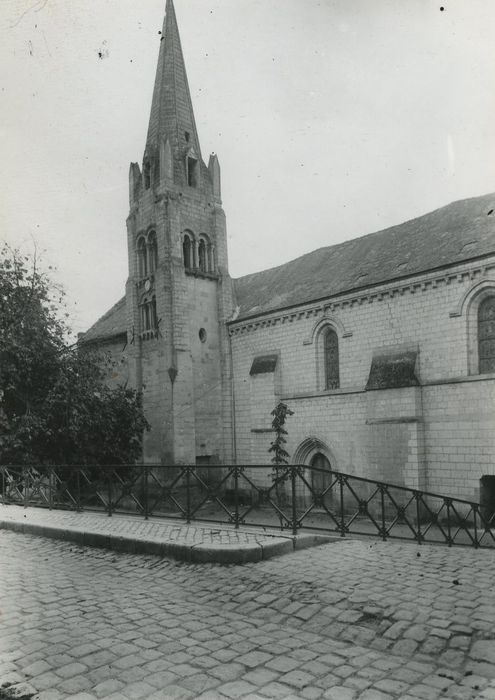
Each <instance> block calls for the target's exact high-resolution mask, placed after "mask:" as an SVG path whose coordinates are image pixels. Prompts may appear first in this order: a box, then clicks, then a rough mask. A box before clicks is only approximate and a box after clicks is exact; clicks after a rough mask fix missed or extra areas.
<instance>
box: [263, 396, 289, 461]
mask: <svg viewBox="0 0 495 700" xmlns="http://www.w3.org/2000/svg"><path fill="white" fill-rule="evenodd" d="M271 415H272V416H273V420H272V428H273V430H274V432H275V439H274V440H273V441H272V442H271V444H270V447H269V449H268V452H273V457H272V464H276V465H278V464H288V457H289V454H288V452H287V451H286V450H285V447H284V445H285V444H286V442H287V440H286V439H285V435H287V434H288V433H287V430H285V428H284V426H285V421H286V418H287V416H292V415H294V411H291V410H290V408H289V407H288V406H287V405H286V404H285V403H283V402H282V401H280V403H279V404H278V405H277V406H275V408H274V409H273V411H272V412H271Z"/></svg>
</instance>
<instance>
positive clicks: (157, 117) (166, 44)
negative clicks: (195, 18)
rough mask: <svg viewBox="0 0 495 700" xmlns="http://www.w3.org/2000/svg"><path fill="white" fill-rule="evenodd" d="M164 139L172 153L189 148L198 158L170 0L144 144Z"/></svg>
mask: <svg viewBox="0 0 495 700" xmlns="http://www.w3.org/2000/svg"><path fill="white" fill-rule="evenodd" d="M167 139H168V141H169V143H170V148H171V151H172V154H173V155H178V156H179V157H182V155H183V154H185V153H186V152H187V151H188V150H190V149H192V151H193V152H195V153H196V154H197V155H198V157H199V158H201V151H200V146H199V139H198V134H197V131H196V123H195V120H194V112H193V107H192V102H191V95H190V92H189V85H188V82H187V74H186V67H185V63H184V56H183V54H182V47H181V43H180V37H179V29H178V27H177V19H176V16H175V9H174V4H173V1H172V0H167V5H166V8H165V20H164V22H163V32H162V36H161V45H160V54H159V56H158V67H157V70H156V78H155V88H154V91H153V102H152V105H151V115H150V122H149V127H148V137H147V139H146V146H147V147H152V148H159V146H160V142H161V141H162V140H167Z"/></svg>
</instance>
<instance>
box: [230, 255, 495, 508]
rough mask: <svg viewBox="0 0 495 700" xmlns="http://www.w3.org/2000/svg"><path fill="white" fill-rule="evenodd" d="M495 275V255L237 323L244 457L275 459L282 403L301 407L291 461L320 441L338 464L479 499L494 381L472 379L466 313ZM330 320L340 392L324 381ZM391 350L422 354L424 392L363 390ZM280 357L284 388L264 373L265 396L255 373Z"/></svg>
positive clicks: (489, 453)
mask: <svg viewBox="0 0 495 700" xmlns="http://www.w3.org/2000/svg"><path fill="white" fill-rule="evenodd" d="M494 269H495V261H493V259H492V260H491V261H486V260H485V261H484V262H483V265H481V264H480V263H479V262H476V261H475V262H473V263H470V264H462V265H459V266H457V267H456V268H451V269H449V270H448V271H442V272H439V273H429V274H428V275H424V276H423V277H418V278H416V279H411V280H407V281H404V282H397V283H393V284H392V283H389V284H385V285H383V286H382V287H379V288H375V289H373V290H367V291H366V292H364V293H362V294H360V295H357V294H356V295H348V296H344V295H343V296H342V297H341V298H339V299H332V300H329V301H328V302H327V303H319V304H308V305H304V306H301V307H300V308H295V309H290V310H286V311H283V312H279V313H271V314H267V315H266V316H264V317H259V318H253V319H246V320H244V321H243V320H239V321H236V322H234V323H231V324H230V326H229V330H230V335H231V342H232V354H233V374H234V400H235V406H236V410H235V419H236V430H235V437H236V456H237V462H238V463H243V464H254V463H260V462H263V461H264V462H265V463H267V464H268V463H269V454H268V452H267V450H268V447H269V444H270V441H271V434H270V433H269V432H262V429H263V428H264V429H265V430H268V429H269V425H270V416H269V413H270V410H269V409H270V406H272V407H273V406H275V405H276V403H277V401H278V400H279V399H280V398H281V399H283V400H284V401H285V402H286V403H288V405H289V406H290V408H291V409H292V410H293V411H294V412H295V414H294V416H292V417H290V418H289V419H288V423H287V428H288V431H289V436H288V452H289V453H290V454H291V455H292V457H293V461H300V460H301V456H302V457H304V458H305V460H306V461H305V463H308V461H309V459H310V457H311V454H312V453H311V451H310V450H309V451H306V452H304V450H302V449H301V446H302V445H304V444H306V442H307V441H308V440H310V439H312V438H314V439H316V440H317V441H318V444H322V445H324V447H325V449H323V450H322V451H324V452H325V453H326V455H327V456H328V457H329V459H330V462H331V464H332V467H333V468H334V469H337V470H340V471H344V472H348V473H351V474H356V475H359V476H364V477H368V478H372V479H383V480H384V481H389V482H392V483H396V484H400V485H405V486H408V487H411V488H418V489H421V490H434V491H437V492H440V493H446V494H450V495H453V496H458V497H466V498H474V497H475V496H476V493H477V488H478V486H479V479H480V477H481V476H482V475H486V474H495V471H494V470H495V438H494V437H493V435H494V430H493V426H495V421H494V420H493V419H494V417H495V415H494V411H495V376H494V375H486V376H484V377H480V376H477V375H476V374H473V371H474V370H473V367H472V363H470V359H469V358H470V352H472V347H471V346H472V343H473V338H472V337H470V336H469V333H470V331H469V308H470V304H471V302H472V300H474V299H475V298H476V294H477V293H478V291H477V290H478V289H480V288H481V287H483V288H486V287H487V286H488V287H490V288H492V289H493V290H494V291H495V274H494ZM325 324H329V325H331V326H332V327H333V328H334V329H335V330H336V332H337V335H338V337H339V356H340V360H339V364H340V388H339V389H338V390H332V391H325V390H324V388H323V386H322V376H323V367H322V361H323V358H322V355H321V351H320V349H319V332H320V331H321V330H322V329H323V328H324V326H325ZM471 325H472V324H471ZM471 335H472V331H471ZM394 347H397V348H404V347H407V348H415V349H416V350H415V351H416V352H417V359H416V367H415V374H416V377H417V379H418V380H419V385H420V386H416V387H415V386H409V387H402V388H395V389H381V390H374V391H365V387H366V384H367V380H368V377H369V372H370V367H371V361H372V357H373V353H374V352H375V351H376V350H380V349H391V348H392V349H393V348H394ZM274 352H277V353H279V363H278V365H277V367H278V371H279V373H280V374H279V382H278V385H276V383H275V382H274V381H273V375H270V376H269V375H259V377H260V379H256V382H258V381H259V382H261V381H262V379H261V378H263V377H264V379H265V383H264V388H263V389H261V388H260V387H258V386H257V384H255V382H253V378H252V377H250V375H249V371H250V367H251V365H252V362H253V359H254V358H255V357H257V356H260V355H266V354H270V353H274ZM475 379H476V380H477V381H475ZM255 386H256V389H255V388H254V387H255Z"/></svg>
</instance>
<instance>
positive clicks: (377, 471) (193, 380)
mask: <svg viewBox="0 0 495 700" xmlns="http://www.w3.org/2000/svg"><path fill="white" fill-rule="evenodd" d="M129 200H130V213H129V217H128V219H127V245H128V259H129V277H128V280H127V284H126V291H125V297H124V298H123V299H121V300H120V301H119V302H118V303H117V304H116V305H115V306H114V307H112V309H110V311H108V312H107V313H106V314H105V315H104V316H103V317H102V318H101V319H100V320H99V321H97V323H96V324H95V325H94V326H93V327H92V328H90V329H89V330H88V331H87V333H86V334H84V336H83V338H82V340H81V342H83V343H85V344H88V345H91V346H97V347H98V348H100V349H102V350H105V351H108V352H109V353H110V354H111V355H112V356H113V358H114V359H115V361H116V368H115V371H114V374H113V376H112V377H111V378H110V381H112V382H128V383H129V384H130V385H132V386H134V387H135V388H137V389H140V390H142V391H143V396H144V406H145V412H146V415H147V418H148V421H149V422H150V424H151V426H152V429H151V432H150V433H149V434H147V435H146V436H145V442H144V455H143V458H144V461H145V462H148V463H159V462H161V463H169V464H179V463H189V464H194V463H198V464H208V463H210V464H222V463H223V464H232V463H238V464H243V465H250V464H251V465H253V464H267V463H269V455H268V447H269V444H270V441H271V430H270V423H271V416H270V412H271V411H272V409H273V408H274V406H275V405H276V404H277V403H278V402H279V401H280V400H282V401H284V402H285V403H287V404H288V405H289V406H290V408H291V409H292V410H293V411H294V415H293V416H292V417H290V418H289V419H288V421H289V422H288V424H287V425H288V430H289V435H288V444H287V448H288V452H289V453H290V455H291V459H292V461H293V462H294V463H301V464H317V465H324V466H326V467H327V468H329V469H335V470H338V471H343V472H347V473H350V474H355V475H359V476H365V477H369V478H372V479H383V480H384V481H388V482H392V483H395V484H400V485H405V486H409V487H412V488H419V489H422V490H428V491H433V492H439V493H442V494H446V495H452V496H457V497H461V498H468V499H476V500H477V499H478V498H479V496H480V489H481V492H482V494H481V495H482V496H483V497H484V498H485V499H486V498H492V497H493V498H494V499H495V212H494V209H495V195H494V194H490V195H484V196H481V197H477V198H472V199H467V200H463V201H459V202H454V203H452V204H449V205H447V206H445V207H443V208H441V209H438V210H436V211H434V212H431V213H429V214H426V215H424V216H422V217H419V218H418V219H415V220H412V221H408V222H406V223H403V224H400V225H398V226H394V227H392V228H390V229H386V230H384V231H380V232H377V233H372V234H369V235H367V236H363V237H361V238H357V239H354V240H352V241H347V242H345V243H341V244H338V245H334V246H330V247H327V248H322V249H320V250H317V251H313V252H311V253H308V254H307V255H304V256H302V257H301V258H298V259H297V260H294V261H291V262H289V263H286V264H284V265H281V266H279V267H277V268H273V269H271V270H266V271H263V272H259V273H255V274H252V275H247V276H246V277H243V278H240V279H237V280H232V279H231V278H230V275H229V270H228V259H227V236H226V221H225V214H224V212H223V209H222V202H221V177H220V166H219V162H218V159H217V157H216V156H211V157H210V158H209V162H208V164H206V163H205V162H204V161H203V159H202V156H201V148H200V143H199V138H198V133H197V129H196V124H195V119H194V113H193V108H192V103H191V97H190V93H189V87H188V82H187V76H186V70H185V64H184V59H183V55H182V49H181V45H180V39H179V33H178V28H177V21H176V17H175V11H174V7H173V3H172V0H167V9H166V17H165V23H164V29H163V36H162V41H161V46H160V55H159V59H158V68H157V75H156V81H155V87H154V93H153V100H152V108H151V115H150V122H149V129H148V134H147V138H146V145H145V151H144V156H143V160H142V164H141V166H139V165H138V164H137V163H133V164H131V167H130V175H129ZM483 492H484V493H483Z"/></svg>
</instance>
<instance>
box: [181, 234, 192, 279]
mask: <svg viewBox="0 0 495 700" xmlns="http://www.w3.org/2000/svg"><path fill="white" fill-rule="evenodd" d="M182 257H183V260H184V267H185V268H186V270H191V269H192V268H193V267H194V240H193V238H192V236H191V235H190V234H189V233H185V234H184V238H183V240H182Z"/></svg>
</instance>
